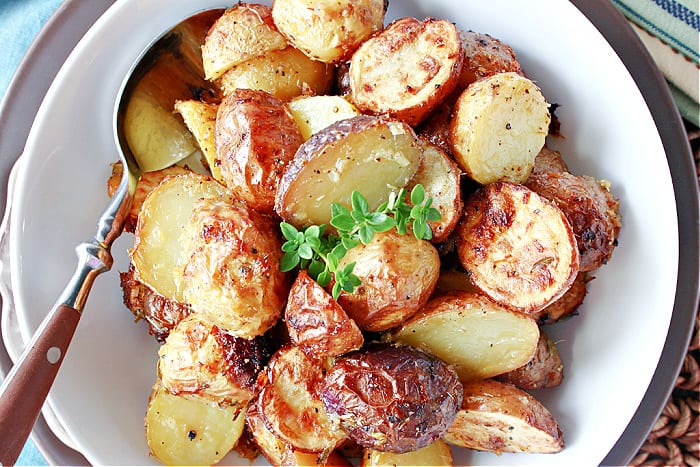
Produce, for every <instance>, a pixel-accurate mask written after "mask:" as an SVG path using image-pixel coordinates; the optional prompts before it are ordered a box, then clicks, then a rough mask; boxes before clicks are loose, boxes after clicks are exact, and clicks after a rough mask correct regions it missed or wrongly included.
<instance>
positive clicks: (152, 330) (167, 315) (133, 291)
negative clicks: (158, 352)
mask: <svg viewBox="0 0 700 467" xmlns="http://www.w3.org/2000/svg"><path fill="white" fill-rule="evenodd" d="M119 284H120V286H121V288H122V294H123V299H124V306H126V307H127V308H128V309H129V310H131V312H132V313H133V314H134V316H135V317H136V320H140V319H143V320H145V321H146V322H147V323H148V332H149V334H151V335H152V336H154V337H155V338H156V340H157V341H158V342H161V343H162V342H164V341H165V338H166V337H168V334H170V331H171V330H172V329H173V328H174V327H175V326H177V323H179V322H180V321H182V319H183V318H185V317H187V316H188V315H189V314H191V313H192V308H191V307H190V305H189V304H187V303H181V302H176V301H175V300H170V299H168V298H166V297H164V296H162V295H161V294H159V293H158V292H156V291H155V290H153V289H152V288H150V287H149V286H147V285H146V284H144V283H143V282H141V281H140V280H139V277H138V273H137V272H136V268H135V267H134V265H133V263H130V264H129V269H128V270H127V271H126V272H120V273H119Z"/></svg>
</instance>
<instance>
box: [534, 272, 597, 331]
mask: <svg viewBox="0 0 700 467" xmlns="http://www.w3.org/2000/svg"><path fill="white" fill-rule="evenodd" d="M592 279H593V278H592V277H590V276H589V275H588V273H585V272H579V273H578V274H577V275H576V279H574V283H573V284H571V287H569V290H567V291H566V292H565V293H564V295H562V296H561V297H559V298H558V299H556V300H555V301H554V302H552V303H551V304H550V305H547V306H546V307H545V308H543V309H542V310H540V311H538V312H536V313H534V314H533V315H532V317H533V318H535V319H536V320H537V322H538V323H539V324H553V323H556V322H557V321H559V320H560V319H563V318H567V317H571V316H573V315H575V314H576V312H577V310H578V307H579V306H580V305H581V304H582V303H583V299H584V298H585V297H586V294H587V293H588V286H587V284H588V282H590V281H591V280H592Z"/></svg>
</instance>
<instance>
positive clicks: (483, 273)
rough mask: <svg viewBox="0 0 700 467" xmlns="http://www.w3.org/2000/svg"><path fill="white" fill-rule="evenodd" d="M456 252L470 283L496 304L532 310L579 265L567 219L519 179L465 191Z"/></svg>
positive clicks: (554, 294)
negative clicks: (467, 193) (469, 277)
mask: <svg viewBox="0 0 700 467" xmlns="http://www.w3.org/2000/svg"><path fill="white" fill-rule="evenodd" d="M457 235H458V239H457V252H458V254H459V259H460V262H461V263H462V266H464V269H466V270H467V272H468V273H469V274H470V276H471V280H472V283H473V284H474V285H475V286H476V288H477V289H479V290H480V291H482V292H483V293H484V294H485V295H487V296H488V297H489V298H491V299H492V300H494V301H495V302H497V303H499V304H500V305H502V306H504V307H507V308H510V309H512V310H515V311H520V312H522V313H535V312H537V311H539V310H541V309H542V308H544V307H546V306H547V305H549V304H550V303H552V302H553V301H554V300H556V299H557V298H559V297H561V296H562V295H563V294H564V293H565V292H566V290H568V288H569V287H570V286H571V284H572V283H573V281H574V279H575V278H576V274H578V268H579V254H578V249H577V247H576V239H575V238H574V234H573V231H572V229H571V225H570V224H569V221H568V220H567V219H566V217H565V216H564V214H563V213H562V212H561V210H560V209H559V208H557V207H556V206H555V205H554V204H552V203H550V202H549V201H547V200H546V199H545V198H543V197H541V196H539V195H538V194H537V193H535V192H534V191H532V190H530V189H529V188H526V187H524V186H522V185H515V184H512V183H505V182H499V183H493V184H490V185H487V186H485V187H483V188H481V189H480V190H479V191H477V192H476V193H475V194H473V195H472V196H470V197H469V199H468V200H467V202H466V204H465V206H464V217H463V221H462V222H461V223H460V225H459V226H458V227H457Z"/></svg>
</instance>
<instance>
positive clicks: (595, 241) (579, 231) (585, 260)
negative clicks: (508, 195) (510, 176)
mask: <svg viewBox="0 0 700 467" xmlns="http://www.w3.org/2000/svg"><path fill="white" fill-rule="evenodd" d="M526 186H527V187H528V188H530V189H532V190H533V191H535V192H536V193H538V194H539V195H541V196H543V197H544V198H547V199H548V200H550V201H552V202H553V203H554V204H556V205H557V206H558V207H559V209H561V210H562V211H563V212H564V215H565V216H566V218H567V219H568V220H569V222H570V223H571V227H572V228H573V230H574V236H575V237H576V244H577V245H578V250H579V254H580V256H581V261H580V265H579V269H580V270H581V271H584V272H586V271H593V270H595V269H598V268H599V267H601V266H603V265H604V264H606V263H607V262H608V261H609V260H610V257H611V256H612V253H613V250H614V249H615V247H616V246H617V237H618V235H619V233H620V225H621V224H622V223H621V221H620V213H619V205H620V201H619V200H618V199H616V198H615V197H614V196H613V195H612V194H611V193H610V189H609V186H608V184H607V183H606V182H601V181H598V180H596V179H595V178H593V177H590V176H586V175H579V176H577V175H572V174H570V173H568V172H559V173H554V172H546V173H539V174H534V175H532V176H531V177H530V178H528V180H527V182H526Z"/></svg>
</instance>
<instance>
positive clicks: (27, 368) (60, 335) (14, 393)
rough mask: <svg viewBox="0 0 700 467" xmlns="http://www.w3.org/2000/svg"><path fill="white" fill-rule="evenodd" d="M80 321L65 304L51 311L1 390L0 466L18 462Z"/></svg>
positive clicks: (74, 312) (78, 314)
mask: <svg viewBox="0 0 700 467" xmlns="http://www.w3.org/2000/svg"><path fill="white" fill-rule="evenodd" d="M79 320H80V312H78V311H77V310H75V309H74V308H71V307H69V306H68V305H57V306H56V307H55V308H53V309H52V310H51V312H50V313H49V315H48V316H47V317H46V319H45V320H44V322H43V323H42V325H41V328H40V329H39V330H38V331H37V333H36V334H35V335H34V338H33V339H32V341H31V342H30V343H29V344H28V345H27V348H26V349H25V351H24V353H23V354H22V356H21V357H20V359H19V360H18V361H17V363H16V364H15V365H14V367H13V368H12V370H11V371H10V373H9V374H8V375H7V378H5V381H4V382H3V385H2V387H0V440H1V442H0V464H2V465H4V466H6V465H14V464H15V462H16V461H17V458H18V457H19V454H20V452H21V451H22V448H23V447H24V444H25V443H26V441H27V438H28V437H29V433H30V432H31V431H32V428H33V426H34V422H35V421H36V419H37V417H38V416H39V413H40V412H41V408H42V406H43V404H44V400H45V399H46V396H47V395H48V393H49V390H50V389H51V385H52V384H53V382H54V379H55V378H56V374H57V373H58V369H59V367H60V366H61V362H63V357H64V355H65V354H66V351H67V350H68V345H69V344H70V341H71V339H72V338H73V334H74V333H75V329H76V327H77V326H78V321H79Z"/></svg>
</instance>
